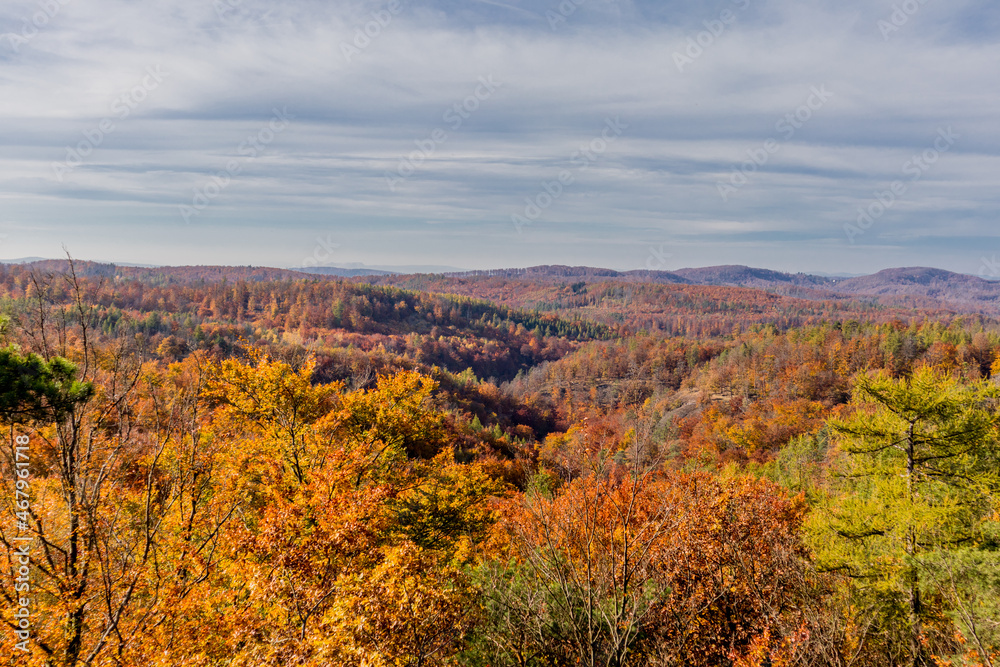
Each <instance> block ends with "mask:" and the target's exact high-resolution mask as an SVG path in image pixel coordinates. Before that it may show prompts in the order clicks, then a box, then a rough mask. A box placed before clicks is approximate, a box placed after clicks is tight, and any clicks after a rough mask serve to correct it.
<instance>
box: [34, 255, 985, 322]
mask: <svg viewBox="0 0 1000 667" xmlns="http://www.w3.org/2000/svg"><path fill="white" fill-rule="evenodd" d="M15 262H16V263H22V262H19V261H17V260H15ZM23 263H24V264H27V265H30V266H34V267H37V268H39V269H41V270H43V271H62V270H65V268H66V267H67V266H68V264H67V262H66V260H43V261H35V262H23ZM77 268H78V271H79V272H81V274H82V275H100V276H106V277H116V278H118V279H126V280H128V279H132V280H141V281H147V282H148V281H152V282H168V283H176V282H190V281H204V282H215V281H221V280H228V281H237V280H245V281H250V282H257V281H262V280H298V279H303V278H310V279H313V280H344V279H346V280H353V281H357V282H372V283H379V284H397V283H404V282H406V281H407V280H408V279H412V278H413V276H420V275H424V276H427V277H430V276H437V277H438V278H441V279H444V280H445V282H447V281H451V280H455V281H470V280H471V281H477V280H487V281H495V280H497V279H499V280H510V281H524V282H533V283H538V284H549V285H558V284H564V283H577V282H583V283H593V282H608V281H612V282H614V281H621V282H632V283H659V284H676V285H703V286H722V287H742V288H750V289H759V290H765V291H768V292H772V293H774V294H779V295H782V296H791V297H796V298H802V299H810V300H828V299H833V300H840V299H845V298H870V299H874V300H877V301H878V302H879V303H882V304H884V305H887V306H894V307H908V308H909V307H912V308H944V309H950V310H956V311H961V312H981V313H984V314H990V315H1000V282H995V281H989V280H984V279H982V278H979V277H977V276H971V275H966V274H961V273H954V272H952V271H946V270H944V269H936V268H930V267H920V266H917V267H902V268H892V269H884V270H882V271H879V272H878V273H874V274H871V275H865V276H856V277H849V278H842V277H834V276H818V275H813V274H807V273H785V272H781V271H773V270H770V269H761V268H755V267H750V266H743V265H724V266H708V267H700V268H683V269H677V270H675V271H646V270H636V271H616V270H614V269H605V268H600V267H591V266H565V265H541V266H532V267H527V268H514V269H491V270H481V271H461V272H450V273H435V274H423V273H420V274H408V275H404V274H396V273H392V272H389V271H384V270H377V269H355V268H337V267H319V268H314V269H310V270H305V271H303V270H298V271H296V270H289V269H277V268H271V267H254V266H177V267H169V266H160V267H148V268H147V267H138V266H126V265H121V264H119V265H115V264H110V263H98V262H86V261H79V262H77Z"/></svg>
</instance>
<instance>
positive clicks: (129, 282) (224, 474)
mask: <svg viewBox="0 0 1000 667" xmlns="http://www.w3.org/2000/svg"><path fill="white" fill-rule="evenodd" d="M610 278H614V276H611V277H610ZM372 283H379V284H372ZM382 283H393V284H392V285H390V284H382ZM0 314H2V319H0V334H2V338H3V340H2V341H0V424H2V426H3V429H4V438H5V445H4V448H3V449H4V452H5V455H4V457H3V459H2V462H0V477H2V479H3V485H4V489H3V491H2V494H3V505H2V507H3V511H2V513H0V544H2V545H3V548H4V553H5V555H6V557H7V561H8V567H7V568H5V570H4V574H3V577H2V578H3V581H2V582H0V591H2V594H3V596H4V601H5V602H4V607H3V612H2V614H3V620H4V623H5V624H6V625H7V630H6V631H5V632H4V633H3V635H2V636H3V640H2V641H3V650H4V651H6V652H7V654H8V655H12V656H14V658H12V660H11V662H10V664H17V665H59V666H66V667H69V666H76V665H84V664H86V665H117V666H132V665H135V666H139V665H143V666H144V665H162V666H164V667H166V666H174V665H205V666H209V665H211V666H216V665H218V666H222V665H227V666H230V665H231V666H235V665H244V666H247V667H249V666H256V665H310V666H312V665H315V666H317V667H318V666H321V665H341V664H342V665H359V666H360V665H371V666H380V667H381V666H389V665H394V666H395V665H413V666H416V665H470V666H481V667H485V666H487V665H490V666H493V667H497V666H501V665H511V666H519V667H527V666H529V665H531V666H534V665H537V666H547V667H548V666H555V665H591V666H594V665H604V666H616V667H624V666H627V665H663V666H667V665H704V666H706V667H707V666H716V665H718V666H726V667H730V666H740V667H752V666H754V667H764V666H766V665H772V666H773V665H788V666H791V665H803V666H805V665H810V666H812V665H816V666H819V665H837V666H844V667H846V666H848V665H858V666H869V665H870V666H876V665H911V666H912V665H980V666H990V667H992V666H993V665H996V664H998V663H997V661H998V660H1000V500H998V498H1000V495H998V494H1000V412H998V409H1000V389H998V385H997V383H996V382H995V379H996V377H1000V322H997V321H996V320H993V319H991V318H989V317H987V316H984V315H981V314H959V313H956V312H955V311H953V310H944V309H941V308H938V307H936V306H928V307H927V308H926V309H923V310H914V309H907V308H903V307H893V306H887V305H886V304H884V303H877V302H874V301H871V300H867V299H865V298H861V297H857V298H856V297H849V298H846V297H845V298H829V299H825V298H824V299H807V298H798V297H794V296H786V295H782V294H775V293H772V292H766V291H761V290H755V289H750V288H746V287H731V286H724V285H714V286H704V285H693V284H683V283H680V282H678V283H674V284H667V283H653V282H628V281H621V280H616V279H609V276H608V275H602V274H601V272H595V273H593V275H587V276H583V277H581V276H578V275H574V276H571V278H570V279H568V280H554V279H551V276H546V277H545V279H544V280H543V279H538V280H534V279H531V278H530V276H529V277H527V278H525V277H524V276H521V277H516V276H515V277H512V276H510V275H485V276H465V277H459V276H452V277H442V276H412V277H399V276H380V277H366V278H351V279H342V278H337V277H330V276H302V275H299V274H296V273H294V272H282V271H279V270H272V269H266V270H259V269H253V268H250V267H242V268H241V267H237V268H235V269H232V270H229V269H227V268H226V267H209V268H198V267H193V268H190V270H187V268H186V269H185V270H184V271H177V270H156V269H127V268H123V267H114V266H111V265H96V264H90V263H84V262H80V263H75V264H70V263H48V264H41V265H34V266H31V265H27V266H18V265H11V266H2V267H0ZM25 461H27V463H25ZM23 470H27V471H28V473H27V474H25V473H23V472H21V471H23ZM29 538H30V540H29ZM29 543H30V548H29V553H30V556H24V555H23V554H24V551H23V549H24V545H25V544H29ZM22 558H25V559H27V560H28V564H27V565H25V564H24V560H19V559H22ZM22 566H23V568H27V569H23V568H22ZM19 585H21V586H27V588H18V586H19ZM22 594H30V604H22V602H21V597H22ZM21 608H27V609H29V610H30V623H29V626H30V631H29V630H24V629H23V628H24V627H25V626H24V624H23V623H22V622H21V621H22V619H23V616H18V614H19V613H20V612H19V611H18V610H19V609H21ZM18 632H22V633H24V632H28V633H29V635H23V634H22V635H18V634H17V633H18ZM29 640H30V641H29ZM22 641H25V642H27V643H26V644H25V645H24V646H25V647H27V648H28V651H27V652H25V651H21V650H20V649H19V648H18V644H19V643H20V642H22Z"/></svg>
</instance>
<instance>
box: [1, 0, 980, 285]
mask: <svg viewBox="0 0 1000 667" xmlns="http://www.w3.org/2000/svg"><path fill="white" fill-rule="evenodd" d="M998 75H1000V3H997V2H996V1H995V0H903V1H899V0H867V1H861V0H828V1H827V0H806V1H803V0H720V1H716V0H710V1H706V2H674V1H672V0H661V1H654V0H535V1H533V2H528V1H527V0H509V1H501V0H465V1H461V2H460V1H458V0H376V1H371V2H368V1H356V2H338V1H321V0H284V1H283V2H281V3H277V2H264V1H258V0H215V1H214V2H213V1H211V0H157V2H142V1H138V0H33V1H30V2H25V1H22V0H3V3H2V4H0V258H7V259H10V258H18V257H28V256H39V257H59V256H64V255H65V253H66V252H69V253H71V254H72V255H73V256H74V257H77V258H80V259H93V260H100V261H115V262H121V263H144V264H170V265H188V264H229V265H247V264H250V265H255V266H258V265H265V266H279V267H302V266H316V265H319V266H353V265H358V264H363V265H367V266H411V267H412V266H424V267H437V268H440V267H455V268H462V269H485V268H500V267H521V266H532V265H538V264H570V265H589V266H601V267H608V268H615V269H620V270H630V269H662V270H670V269H677V268H681V267H688V266H710V265H719V264H746V265H751V266H759V267H766V268H771V269H777V270H783V271H803V272H807V273H809V272H814V273H819V272H826V273H867V272H873V271H877V270H879V269H883V268H888V267H898V266H935V267H939V268H945V269H949V270H953V271H958V272H962V273H969V274H980V275H984V277H1000V276H995V275H993V274H994V273H996V272H998V271H1000V268H998V267H1000V262H997V255H998V254H1000V225H998V222H1000V219H998V211H1000V188H998V187H997V185H998V181H1000V178H998V174H1000V123H998V121H997V119H998V118H1000V85H998V82H1000V76H998Z"/></svg>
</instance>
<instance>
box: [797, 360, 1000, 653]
mask: <svg viewBox="0 0 1000 667" xmlns="http://www.w3.org/2000/svg"><path fill="white" fill-rule="evenodd" d="M998 396H1000V391H998V390H997V388H996V387H995V386H993V385H992V384H989V383H986V382H979V383H976V384H973V385H963V384H962V383H960V382H958V381H957V380H955V379H953V378H951V377H948V376H945V375H942V374H940V373H936V372H934V371H932V370H930V369H919V370H917V371H916V372H914V374H913V376H912V377H910V378H906V379H893V378H891V377H888V376H887V375H885V374H878V375H875V376H873V377H865V378H861V379H860V380H859V381H858V382H857V385H856V387H855V392H854V403H855V405H856V406H857V410H856V412H854V414H853V416H851V417H849V418H847V419H843V420H838V421H833V422H832V423H831V426H832V428H833V431H834V433H835V434H836V435H837V444H838V447H837V449H836V450H835V453H834V454H833V456H834V457H835V462H834V470H835V474H834V475H833V478H832V482H831V489H830V492H831V493H830V496H829V498H828V501H827V502H826V503H824V504H822V505H821V508H820V511H818V512H816V513H814V515H813V517H812V520H811V525H810V529H811V530H810V534H811V539H812V542H813V546H814V549H815V551H816V554H817V562H818V564H819V566H820V567H821V568H822V569H826V570H830V571H838V572H841V573H843V574H846V575H847V576H848V577H850V579H851V580H852V581H853V582H854V588H855V590H856V591H857V592H860V593H861V594H864V595H867V596H868V598H869V599H870V600H875V601H876V603H875V604H876V606H877V607H878V608H879V609H880V611H881V612H882V614H881V616H882V618H881V622H882V624H883V629H884V630H885V631H887V632H890V631H891V630H893V629H895V630H896V631H897V632H898V633H899V636H905V638H906V641H905V642H904V643H905V644H907V645H906V646H904V647H903V648H904V651H903V653H904V657H903V658H902V660H903V661H904V662H905V663H908V664H911V665H923V664H928V660H929V658H928V656H927V650H926V648H925V645H924V642H922V641H921V640H922V636H923V634H924V630H925V623H926V621H927V620H928V619H929V618H931V616H932V612H933V611H935V610H934V609H931V608H930V607H931V605H928V604H927V603H926V602H925V598H926V595H925V594H924V592H925V590H927V589H928V587H929V586H930V584H931V582H932V580H933V579H935V577H932V576H930V569H931V568H930V566H929V564H930V563H931V562H939V561H940V559H941V558H947V557H949V554H953V553H954V554H957V552H958V550H961V549H968V548H977V547H978V546H982V545H983V544H985V543H986V542H987V541H988V540H984V536H985V534H986V533H987V532H989V531H990V530H992V528H990V527H991V526H992V525H993V522H992V518H993V517H994V507H993V504H992V503H993V501H992V499H993V497H994V494H995V493H996V492H997V491H998V490H1000V467H998V463H1000V460H998V459H1000V457H998V455H997V453H998V452H997V426H998V423H1000V416H998V414H997V411H996V402H997V398H998ZM935 599H936V600H940V599H941V596H935Z"/></svg>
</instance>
